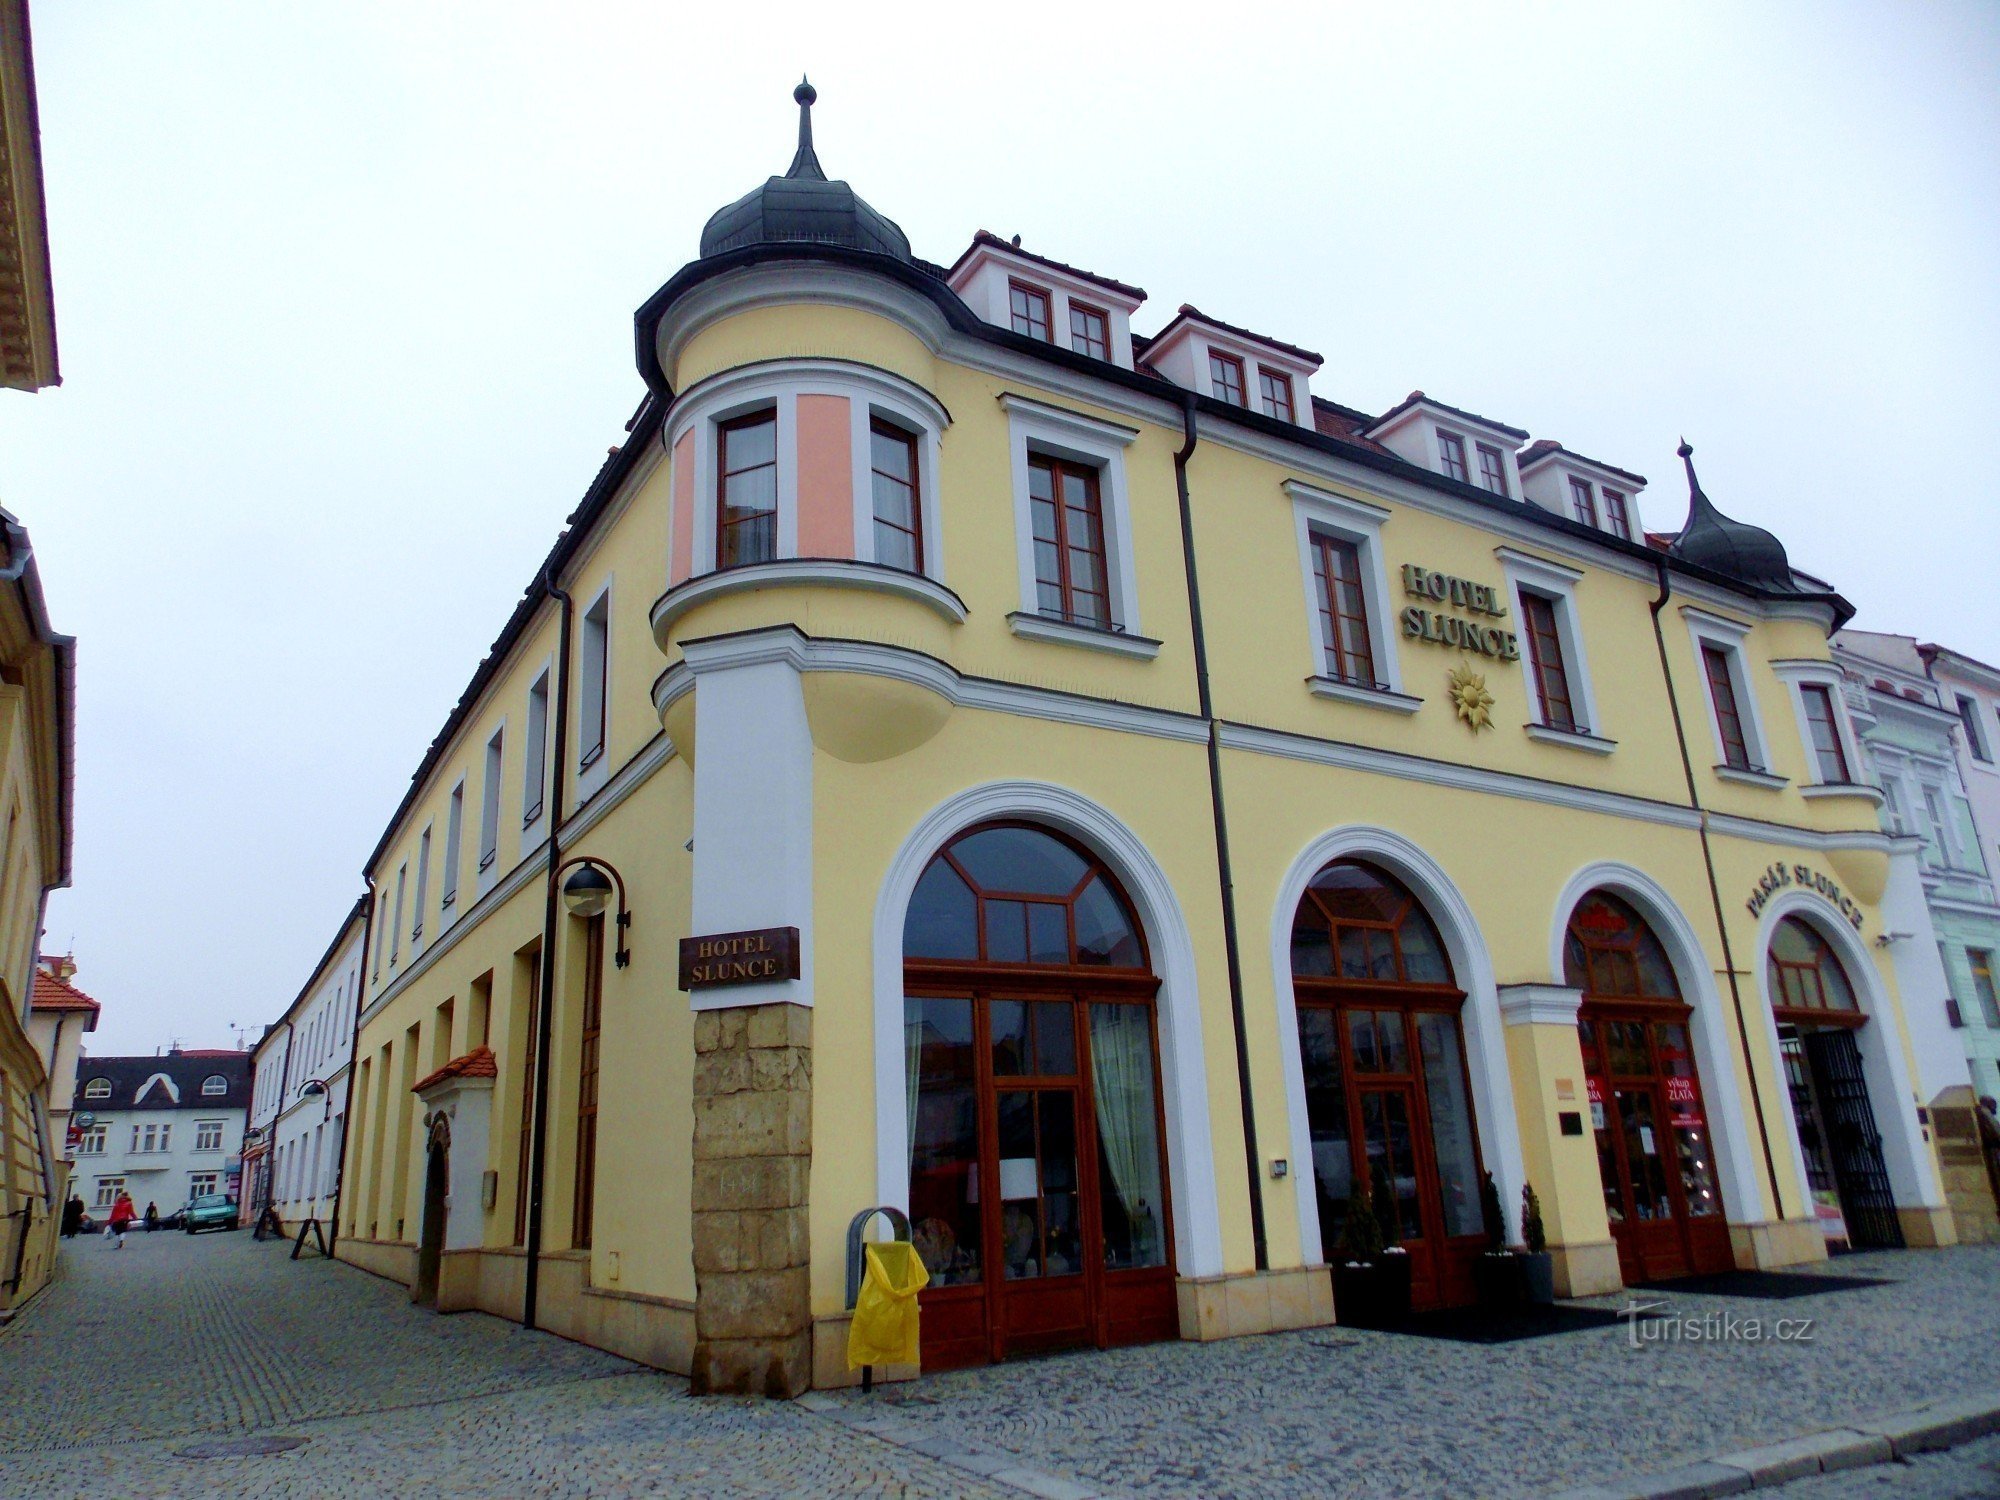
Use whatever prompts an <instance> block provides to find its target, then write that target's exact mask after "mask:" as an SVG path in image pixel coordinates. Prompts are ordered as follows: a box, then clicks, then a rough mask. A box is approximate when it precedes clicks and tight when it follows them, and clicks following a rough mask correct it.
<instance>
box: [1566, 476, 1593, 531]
mask: <svg viewBox="0 0 2000 1500" xmlns="http://www.w3.org/2000/svg"><path fill="white" fill-rule="evenodd" d="M1569 507H1570V510H1571V512H1572V513H1573V514H1574V515H1575V516H1576V518H1577V520H1579V521H1581V522H1583V524H1584V525H1586V526H1591V527H1595V526H1596V525H1597V493H1596V491H1594V490H1593V489H1591V487H1590V481H1589V480H1588V479H1577V478H1575V477H1574V476H1572V477H1571V479H1570V482H1569Z"/></svg>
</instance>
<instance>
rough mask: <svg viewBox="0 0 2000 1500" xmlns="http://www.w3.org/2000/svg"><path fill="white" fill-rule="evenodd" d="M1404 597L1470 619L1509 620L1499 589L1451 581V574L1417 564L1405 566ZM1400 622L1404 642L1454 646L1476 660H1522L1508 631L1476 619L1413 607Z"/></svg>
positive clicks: (1517, 643)
mask: <svg viewBox="0 0 2000 1500" xmlns="http://www.w3.org/2000/svg"><path fill="white" fill-rule="evenodd" d="M1403 592H1404V593H1405V594H1407V595H1408V596H1409V597H1411V598H1413V599H1425V600H1428V601H1429V602H1430V603H1432V604H1449V605H1450V606H1451V607H1452V608H1454V609H1461V610H1464V611H1465V612H1466V613H1468V614H1474V615H1485V616H1487V617H1488V618H1491V619H1496V620H1504V619H1505V618H1506V617H1507V606H1506V604H1505V603H1504V602H1503V601H1502V599H1501V595H1500V590H1498V589H1496V588H1494V587H1493V586H1492V585H1490V584H1485V583H1474V582H1473V581H1472V580H1471V579H1469V578H1454V577H1453V576H1452V575H1451V574H1449V573H1438V572H1433V571H1432V570H1431V569H1429V568H1425V567H1419V566H1418V565H1417V564H1416V563H1404V564H1403ZM1402 621H1403V635H1404V637H1405V638H1406V639H1408V640H1413V641H1431V642H1433V643H1434V644H1436V645H1440V646H1453V647H1456V648H1457V649H1458V650H1460V651H1470V652H1472V653H1473V654H1474V655H1476V656H1490V657H1492V658H1494V659H1495V660H1496V661H1519V660H1520V659H1521V640H1520V637H1519V636H1517V635H1515V634H1514V632H1513V631H1511V630H1502V629H1500V628H1499V627H1498V626H1495V625H1488V624H1486V623H1484V622H1483V621H1480V620H1467V619H1461V618H1460V617H1459V616H1457V615H1448V614H1446V613H1445V612H1444V611H1443V610H1441V609H1428V608H1426V607H1425V606H1424V605H1421V604H1412V605H1409V606H1407V607H1406V608H1405V609H1404V610H1403V614H1402Z"/></svg>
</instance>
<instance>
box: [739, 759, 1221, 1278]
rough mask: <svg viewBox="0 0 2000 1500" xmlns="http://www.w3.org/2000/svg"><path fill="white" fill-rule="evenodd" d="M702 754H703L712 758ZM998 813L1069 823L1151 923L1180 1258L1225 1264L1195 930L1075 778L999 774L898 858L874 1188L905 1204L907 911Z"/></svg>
mask: <svg viewBox="0 0 2000 1500" xmlns="http://www.w3.org/2000/svg"><path fill="white" fill-rule="evenodd" d="M704 758H705V757H704ZM994 818H1023V819H1027V820H1029V821H1032V822H1037V823H1043V824H1046V825H1048V826H1049V827H1051V828H1054V829H1057V830H1059V831H1061V832H1064V833H1067V834H1069V835H1070V836H1071V837H1073V838H1075V839H1078V840H1080V841H1081V842H1082V843H1083V844H1084V845H1086V846H1087V847H1088V848H1090V849H1091V850H1092V851H1093V852H1094V853H1095V854H1097V856H1098V857H1099V858H1101V859H1102V860H1103V861H1104V862H1105V864H1106V865H1107V866H1108V867H1109V868H1110V870H1111V872H1112V874H1113V875H1115V876H1116V877H1117V878H1118V880H1119V882H1120V884H1121V885H1123V887H1124V889H1125V893H1126V894H1127V895H1128V896H1129V897H1131V899H1132V905H1133V908H1134V910H1135V912H1136V914H1137V916H1138V918H1139V922H1140V925H1141V926H1142V927H1143V928H1144V929H1145V935H1146V946H1147V949H1148V951H1149V952H1150V953H1151V954H1152V959H1153V969H1154V972H1155V973H1156V974H1157V975H1158V976H1159V979H1160V989H1159V996H1158V1001H1157V1010H1156V1016H1157V1019H1158V1024H1159V1028H1160V1071H1161V1078H1160V1088H1161V1093H1162V1097H1163V1100H1164V1104H1165V1110H1166V1121H1167V1171H1168V1178H1169V1182H1170V1188H1171V1191H1172V1193H1173V1216H1174V1261H1175V1269H1176V1271H1177V1272H1178V1274H1179V1275H1181V1276H1184V1277H1195V1276H1215V1275H1220V1274H1221V1272H1222V1271H1223V1260H1222V1221H1221V1209H1220V1206H1219V1204H1218V1201H1217V1197H1216V1190H1215V1157H1214V1151H1215V1145H1214V1139H1213V1137H1212V1135H1211V1133H1210V1128H1209V1115H1208V1070H1207V1063H1206V1060H1205V1058H1204V1056H1203V1051H1202V1007H1201V997H1200V994H1199V992H1198V988H1197V983H1196V979H1195V974H1196V969H1195V957H1194V940H1193V938H1192V936H1191V935H1190V933H1189V931H1188V927H1187V921H1186V918H1185V917H1184V916H1183V914H1182V912H1181V907H1180V901H1179V898H1178V897H1177V896H1176V895H1175V893H1174V888H1173V885H1172V883H1171V882H1170V881H1169V880H1168V879H1167V876H1166V872H1165V871H1164V870H1163V869H1161V867H1160V864H1159V862H1158V861H1157V860H1156V859H1155V858H1154V857H1153V854H1152V852H1151V851H1150V850H1149V849H1147V848H1146V846H1145V845H1144V844H1143V843H1142V842H1141V841H1140V839H1139V837H1138V835H1137V834H1135V833H1133V832H1132V830H1131V829H1130V828H1129V827H1127V826H1126V824H1125V823H1123V822H1122V821H1120V820H1119V819H1118V818H1117V817H1116V816H1115V815H1114V814H1112V813H1111V812H1109V811H1107V810H1106V809H1104V808H1102V807H1100V806H1099V805H1098V804H1097V803H1095V802H1093V801H1091V800H1090V799H1089V798H1088V797H1085V796H1083V795H1082V794H1081V793H1080V792H1076V791H1072V790H1071V789H1070V788H1068V787H1063V786H1056V785H1053V784H1051V783H1048V782H1039V781H995V782H988V783H986V784H985V785H983V786H976V787H972V788H969V789H968V790H966V791H963V792H959V793H957V794H956V795H955V796H952V797H950V798H947V799H946V800H945V801H944V802H941V803H939V804H938V805H937V806H936V807H934V808H932V809H931V810H930V811H929V812H928V813H926V814H924V815H923V816H922V817H921V818H919V819H918V820H917V821H916V824H915V826H914V827H912V828H911V830H910V832H909V833H908V834H907V835H906V836H905V837H904V839H903V843H902V846H901V847H900V848H899V849H898V850H897V852H896V855H895V857H894V858H893V859H892V860H891V861H890V863H889V867H888V871H887V873H886V874H885V875H884V877H883V881H882V889H881V893H880V894H879V895H878V896H877V898H876V903H875V927H874V974H875V1008H874V1020H875V1179H876V1181H875V1196H874V1199H873V1201H874V1202H877V1203H887V1204H892V1205H894V1206H895V1207H897V1208H907V1207H908V1204H909V1194H910V1167H909V1140H908V1135H909V1126H908V1120H907V1114H906V1111H907V1110H908V1107H909V1095H908V1094H907V1092H906V1091H905V1090H906V1082H907V1080H906V1076H905V1075H906V1071H907V1070H906V1064H905V1059H904V1052H903V920H904V917H905V915H906V914H907V912H908V910H909V905H910V895H911V893H912V892H913V891H915V889H916V886H917V881H918V879H919V878H920V877H921V876H922V875H923V872H924V870H925V868H926V867H927V866H928V865H929V864H930V862H931V858H932V857H933V856H934V855H935V854H936V853H937V851H938V850H940V849H942V848H943V847H944V846H945V845H946V844H947V843H949V842H950V841H951V839H952V838H953V837H955V836H956V835H957V834H958V833H960V832H962V831H963V830H964V829H967V828H970V827H972V826H973V825H974V824H977V823H983V822H988V821H990V820H992V819H994Z"/></svg>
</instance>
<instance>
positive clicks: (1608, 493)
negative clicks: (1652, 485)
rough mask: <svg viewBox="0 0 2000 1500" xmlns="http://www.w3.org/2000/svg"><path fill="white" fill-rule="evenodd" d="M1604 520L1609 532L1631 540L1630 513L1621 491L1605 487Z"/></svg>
mask: <svg viewBox="0 0 2000 1500" xmlns="http://www.w3.org/2000/svg"><path fill="white" fill-rule="evenodd" d="M1603 494H1604V522H1605V524H1606V525H1607V526H1609V527H1610V528H1611V534H1612V535H1613V536H1617V537H1623V538H1624V539H1625V540H1626V541H1628V542H1629V541H1631V540H1632V513H1631V512H1630V511H1629V510H1627V509H1626V508H1625V496H1624V494H1623V492H1622V491H1619V490H1614V489H1606V490H1605V491H1604V492H1603Z"/></svg>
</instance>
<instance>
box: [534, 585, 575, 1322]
mask: <svg viewBox="0 0 2000 1500" xmlns="http://www.w3.org/2000/svg"><path fill="white" fill-rule="evenodd" d="M542 587H543V588H544V589H545V590H547V592H548V595H549V597H550V598H552V599H554V600H556V601H557V602H558V603H560V604H561V605H562V628H561V631H560V633H559V636H558V640H557V644H556V733H555V772H554V774H553V775H552V776H551V777H550V778H549V781H550V786H549V866H548V868H549V875H548V881H547V891H546V894H545V895H544V897H543V902H542V952H541V976H542V977H541V983H540V984H539V985H537V986H536V997H535V1013H534V1014H533V1015H531V1016H530V1017H528V1024H529V1025H530V1026H533V1027H534V1028H535V1099H534V1104H535V1121H534V1131H533V1135H532V1138H531V1140H530V1143H529V1147H528V1180H527V1182H526V1183H524V1184H523V1185H522V1190H523V1191H524V1192H526V1193H527V1195H528V1237H527V1244H526V1246H525V1247H524V1248H525V1249H526V1251H527V1256H528V1266H527V1283H526V1288H525V1290H524V1291H523V1293H522V1296H521V1326H522V1327H523V1328H533V1327H534V1326H535V1302H536V1297H537V1294H538V1292H539V1291H540V1288H541V1257H542V1179H543V1173H544V1170H545V1169H546V1166H547V1156H548V1136H549V1044H550V1040H551V1038H550V1033H551V1031H553V1029H554V1026H555V987H556V923H557V921H558V919H559V917H560V915H561V906H560V899H561V892H560V891H558V890H557V888H556V867H557V866H558V865H560V864H561V863H562V826H563V778H564V776H565V775H566V774H567V772H568V770H569V657H570V632H571V631H572V630H573V629H574V628H575V623H576V603H575V601H574V600H572V599H571V598H570V596H569V595H568V594H566V593H564V592H563V590H562V588H561V586H560V585H559V584H557V582H556V574H555V565H554V564H553V563H551V564H550V565H549V567H548V569H547V570H546V571H545V572H544V573H543V574H542Z"/></svg>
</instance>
